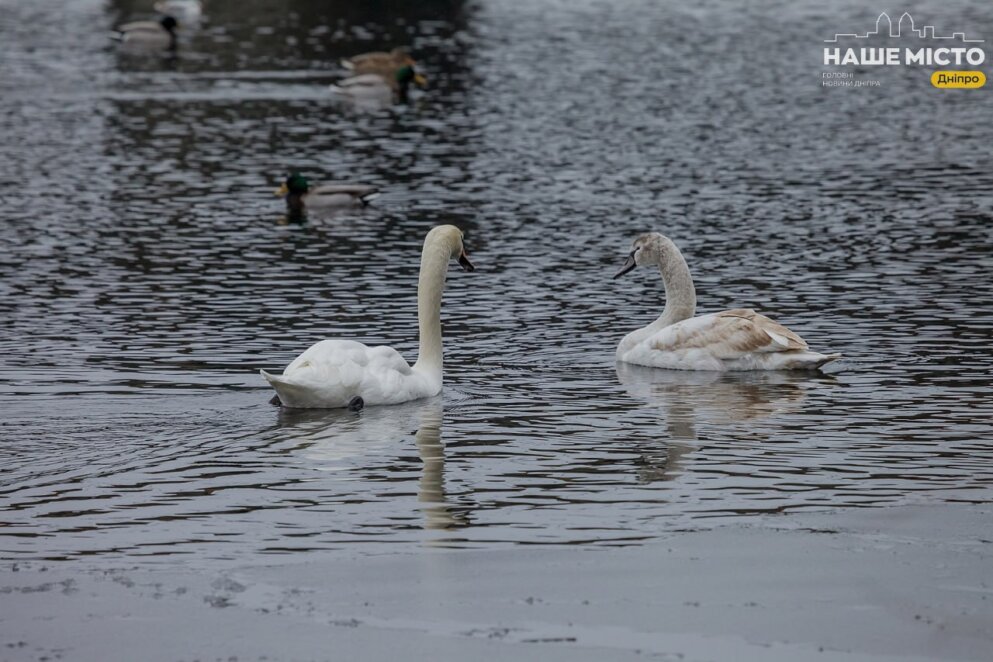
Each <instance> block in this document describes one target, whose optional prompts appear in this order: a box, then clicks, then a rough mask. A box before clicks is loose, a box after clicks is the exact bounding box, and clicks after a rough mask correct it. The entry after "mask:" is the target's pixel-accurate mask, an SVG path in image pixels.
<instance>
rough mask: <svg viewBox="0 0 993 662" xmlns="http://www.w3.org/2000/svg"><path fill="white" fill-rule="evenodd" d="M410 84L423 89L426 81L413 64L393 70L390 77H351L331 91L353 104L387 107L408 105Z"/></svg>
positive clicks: (368, 75)
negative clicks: (397, 104)
mask: <svg viewBox="0 0 993 662" xmlns="http://www.w3.org/2000/svg"><path fill="white" fill-rule="evenodd" d="M411 84H414V85H417V86H418V87H420V88H421V89H424V88H426V87H427V84H428V80H427V78H425V77H424V76H423V75H422V74H421V73H419V72H418V71H417V69H416V68H414V65H413V64H404V65H403V66H401V67H399V68H397V69H396V70H394V72H393V75H392V76H384V75H381V74H362V75H360V76H352V77H350V78H346V79H345V80H343V81H341V82H339V83H338V84H337V85H332V86H331V91H332V92H333V93H334V94H336V95H338V96H341V97H343V98H346V99H349V100H351V101H353V102H357V103H365V104H376V105H381V106H389V105H392V104H394V103H404V104H405V103H408V102H409V101H410V95H409V92H410V85H411Z"/></svg>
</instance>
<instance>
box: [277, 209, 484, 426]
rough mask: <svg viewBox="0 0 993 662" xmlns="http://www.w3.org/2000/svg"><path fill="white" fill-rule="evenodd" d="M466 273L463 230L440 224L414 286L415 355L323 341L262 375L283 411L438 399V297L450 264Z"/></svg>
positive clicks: (424, 253) (428, 241) (426, 247)
mask: <svg viewBox="0 0 993 662" xmlns="http://www.w3.org/2000/svg"><path fill="white" fill-rule="evenodd" d="M453 259H457V260H458V262H459V264H460V265H461V266H462V268H463V269H464V270H465V271H474V270H475V267H474V266H473V265H472V263H471V262H470V261H469V257H468V256H467V255H466V252H465V247H464V246H463V244H462V231H461V230H459V229H458V228H457V227H455V226H454V225H439V226H437V227H435V228H433V229H432V230H431V231H430V232H429V233H428V235H427V237H426V238H425V239H424V249H423V251H422V253H421V273H420V277H419V279H418V282H417V319H418V326H419V328H420V350H419V353H418V357H417V363H415V364H414V365H413V366H410V365H408V364H407V362H406V361H405V360H404V359H403V357H402V356H400V354H399V353H398V352H397V351H396V350H395V349H393V348H392V347H386V346H385V345H381V346H378V347H368V346H366V345H363V344H362V343H360V342H355V341H354V340H322V341H321V342H319V343H317V344H315V345H313V346H311V347H310V349H308V350H307V351H305V352H304V353H303V354H301V355H300V356H298V357H297V358H296V359H294V360H293V362H292V363H290V365H288V366H287V367H286V369H285V370H284V371H283V374H282V375H273V374H270V373H268V372H266V371H265V370H262V371H261V372H262V376H263V377H265V378H266V379H267V380H268V381H269V383H270V384H271V385H272V387H273V388H274V389H276V393H277V394H278V396H279V400H280V402H281V403H282V405H283V406H285V407H300V408H312V409H333V408H338V407H349V408H352V409H361V408H362V407H363V406H364V405H394V404H399V403H401V402H407V401H409V400H416V399H418V398H425V397H428V396H432V395H437V394H438V393H440V392H441V385H442V351H441V295H442V293H443V292H444V290H445V278H446V276H447V272H448V262H449V260H453Z"/></svg>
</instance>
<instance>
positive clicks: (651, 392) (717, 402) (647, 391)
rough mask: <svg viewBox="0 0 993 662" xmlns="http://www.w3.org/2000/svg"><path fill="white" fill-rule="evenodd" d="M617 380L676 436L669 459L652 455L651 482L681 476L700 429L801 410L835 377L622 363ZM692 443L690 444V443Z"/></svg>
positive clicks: (648, 462)
mask: <svg viewBox="0 0 993 662" xmlns="http://www.w3.org/2000/svg"><path fill="white" fill-rule="evenodd" d="M617 378H618V380H620V382H621V384H622V385H623V386H624V390H625V391H627V393H628V395H630V396H632V397H633V398H635V399H637V400H641V401H643V402H645V403H646V404H648V405H649V406H652V407H654V408H657V409H659V410H661V411H662V412H663V413H664V414H665V422H666V430H667V432H668V433H669V436H670V437H671V438H672V440H673V441H671V442H670V443H669V445H668V447H667V452H666V455H665V457H660V458H659V457H654V458H653V457H647V458H645V462H644V464H645V466H646V468H645V469H643V470H642V471H641V472H640V473H641V474H642V478H643V479H644V480H646V481H648V482H650V481H654V480H667V479H670V478H672V477H673V476H674V475H677V474H679V473H681V471H680V465H681V464H682V462H681V459H682V458H683V456H685V455H687V454H689V453H691V452H693V451H694V450H695V449H696V445H695V442H696V441H697V439H698V436H697V430H696V426H697V424H698V423H702V424H704V425H708V424H709V425H727V424H730V423H737V422H741V421H749V420H755V419H759V418H765V417H767V416H772V415H775V414H780V413H783V412H786V411H791V410H795V409H798V408H799V407H800V406H801V405H802V403H803V401H804V398H805V397H806V391H807V385H809V384H811V383H812V382H813V381H824V380H826V379H830V378H828V377H826V376H824V375H820V376H817V375H812V374H810V373H807V374H804V373H795V372H767V371H762V372H694V371H682V370H658V369H656V368H646V367H643V366H637V365H633V364H630V363H624V362H623V361H619V362H618V363H617ZM686 442H690V443H686Z"/></svg>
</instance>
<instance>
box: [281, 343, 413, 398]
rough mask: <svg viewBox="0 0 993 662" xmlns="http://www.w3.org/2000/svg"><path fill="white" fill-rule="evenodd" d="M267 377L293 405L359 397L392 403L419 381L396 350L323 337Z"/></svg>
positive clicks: (282, 396)
mask: <svg viewBox="0 0 993 662" xmlns="http://www.w3.org/2000/svg"><path fill="white" fill-rule="evenodd" d="M263 376H264V377H265V378H266V379H267V380H269V383H270V384H272V386H273V387H274V388H275V389H276V392H277V393H278V394H279V397H280V400H282V402H283V404H284V405H286V406H288V407H318V406H319V407H344V406H347V405H348V403H349V402H350V401H351V400H352V398H354V397H356V396H358V397H361V398H362V399H363V400H364V401H365V403H366V404H369V405H373V404H389V403H391V402H393V401H395V400H396V399H397V398H398V397H403V396H406V395H408V394H407V391H408V390H410V388H412V387H413V386H414V384H412V383H411V378H412V376H413V375H412V370H411V368H410V366H409V365H408V364H407V362H406V361H405V360H404V359H403V357H402V356H400V354H399V353H398V352H397V351H396V350H394V349H393V348H391V347H385V346H380V347H368V346H366V345H363V344H362V343H359V342H355V341H353V340H322V341H321V342H319V343H316V344H315V345H312V346H311V347H310V348H309V349H307V351H305V352H304V353H303V354H301V355H300V356H298V357H297V358H296V359H294V360H293V362H292V363H290V365H288V366H287V367H286V370H284V371H283V374H282V375H271V374H269V373H266V372H263ZM407 399H409V398H407Z"/></svg>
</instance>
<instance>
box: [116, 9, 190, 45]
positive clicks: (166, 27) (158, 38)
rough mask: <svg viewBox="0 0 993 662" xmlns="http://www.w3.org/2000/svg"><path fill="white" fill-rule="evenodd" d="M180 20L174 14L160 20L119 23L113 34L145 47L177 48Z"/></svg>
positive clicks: (122, 40)
mask: <svg viewBox="0 0 993 662" xmlns="http://www.w3.org/2000/svg"><path fill="white" fill-rule="evenodd" d="M178 27H179V22H178V21H177V20H176V19H175V18H173V17H172V16H163V17H162V18H161V19H159V20H158V21H132V22H131V23H125V24H123V25H119V26H118V27H117V29H116V30H114V33H113V34H112V35H111V37H112V38H113V39H117V40H118V41H120V42H122V43H124V44H129V45H132V46H138V47H143V48H165V49H169V50H175V49H176V28H178Z"/></svg>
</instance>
